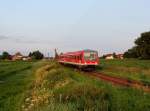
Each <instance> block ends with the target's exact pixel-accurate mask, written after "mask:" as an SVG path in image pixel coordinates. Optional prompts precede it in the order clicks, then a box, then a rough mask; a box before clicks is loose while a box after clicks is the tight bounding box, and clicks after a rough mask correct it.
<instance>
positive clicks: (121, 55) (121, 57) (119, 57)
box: [116, 54, 124, 59]
mask: <svg viewBox="0 0 150 111" xmlns="http://www.w3.org/2000/svg"><path fill="white" fill-rule="evenodd" d="M116 57H117V59H124V57H123V54H117V55H116Z"/></svg>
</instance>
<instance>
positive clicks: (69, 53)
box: [60, 49, 97, 56]
mask: <svg viewBox="0 0 150 111" xmlns="http://www.w3.org/2000/svg"><path fill="white" fill-rule="evenodd" d="M84 51H88V52H91V51H92V52H97V51H95V50H91V49H84V50H80V51H74V52H67V53H64V54H62V55H60V56H65V55H78V54H81V53H82V52H84Z"/></svg>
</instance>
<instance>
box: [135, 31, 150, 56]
mask: <svg viewBox="0 0 150 111" xmlns="http://www.w3.org/2000/svg"><path fill="white" fill-rule="evenodd" d="M135 44H136V47H137V55H138V56H139V57H140V58H142V59H150V32H145V33H142V34H141V37H139V38H137V39H136V40H135Z"/></svg>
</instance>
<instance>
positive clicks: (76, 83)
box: [0, 61, 150, 111]
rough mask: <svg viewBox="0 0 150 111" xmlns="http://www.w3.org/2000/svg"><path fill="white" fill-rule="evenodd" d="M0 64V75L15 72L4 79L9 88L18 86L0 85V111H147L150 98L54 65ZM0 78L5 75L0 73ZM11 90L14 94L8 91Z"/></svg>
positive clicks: (43, 63) (137, 91)
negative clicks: (14, 70) (1, 110)
mask: <svg viewBox="0 0 150 111" xmlns="http://www.w3.org/2000/svg"><path fill="white" fill-rule="evenodd" d="M3 64H5V63H0V65H1V69H0V71H1V70H4V71H5V72H7V71H9V69H10V70H13V69H17V71H16V73H14V72H13V71H11V72H10V74H9V75H12V74H13V76H6V78H7V79H9V78H10V79H9V80H10V81H11V82H10V84H11V83H13V82H14V83H15V82H17V83H15V84H12V85H10V84H7V82H6V80H4V79H3V81H4V82H3V83H0V90H3V93H0V108H1V109H2V108H3V111H17V110H18V111H20V110H26V111H149V110H150V94H147V93H144V92H143V91H140V90H136V89H132V88H126V87H116V86H112V85H111V84H109V83H105V82H102V81H101V80H99V79H93V78H89V77H88V76H85V75H84V74H83V73H82V74H81V73H79V72H76V71H74V70H73V69H71V68H66V67H63V66H60V65H59V64H57V63H55V62H44V61H41V62H36V63H34V65H33V63H30V64H29V63H26V65H25V63H23V62H20V63H19V62H18V63H13V65H10V66H9V65H8V66H9V68H7V66H6V65H3ZM8 64H12V63H8ZM21 64H22V65H21ZM13 66H14V68H13ZM15 66H16V67H15ZM21 66H22V67H21ZM23 66H24V67H25V66H26V70H23V71H21V69H25V68H23ZM2 67H5V68H2ZM20 71H21V72H20ZM0 75H7V73H4V72H3V71H1V73H0ZM1 77H2V76H1ZM3 77H4V76H3ZM6 78H5V79H6ZM1 81H2V80H1ZM8 83H9V82H8ZM11 87H12V89H14V90H9V89H11ZM5 88H6V89H5ZM14 91H16V92H14ZM7 92H9V93H7ZM6 106H7V107H6Z"/></svg>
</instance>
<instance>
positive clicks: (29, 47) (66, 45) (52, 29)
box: [0, 0, 150, 55]
mask: <svg viewBox="0 0 150 111" xmlns="http://www.w3.org/2000/svg"><path fill="white" fill-rule="evenodd" d="M149 12H150V0H0V53H2V52H3V51H8V52H10V53H11V54H14V53H15V52H18V51H20V52H21V53H23V54H26V55H27V54H28V53H29V52H30V51H34V50H40V51H41V52H42V53H44V54H45V55H48V53H49V54H50V55H53V54H54V49H55V48H56V49H57V50H58V52H67V51H69V52H70V51H77V50H82V49H94V50H97V51H98V52H99V55H102V54H106V53H113V52H116V53H123V52H124V51H126V50H128V49H129V48H131V47H132V46H133V45H134V40H135V39H136V38H137V37H139V36H140V34H141V33H142V32H146V31H150V14H149Z"/></svg>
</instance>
